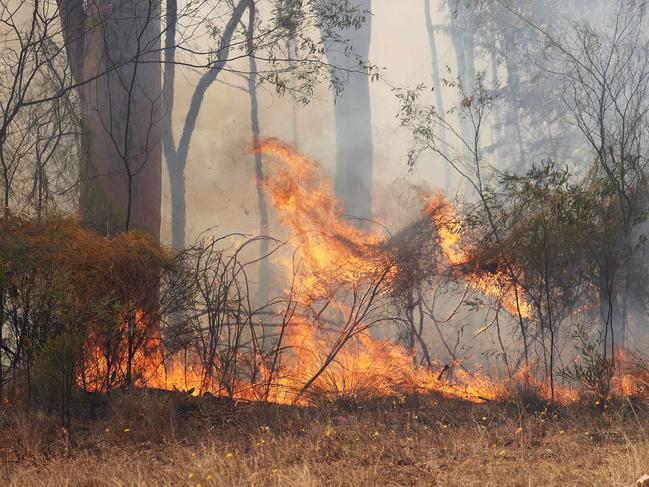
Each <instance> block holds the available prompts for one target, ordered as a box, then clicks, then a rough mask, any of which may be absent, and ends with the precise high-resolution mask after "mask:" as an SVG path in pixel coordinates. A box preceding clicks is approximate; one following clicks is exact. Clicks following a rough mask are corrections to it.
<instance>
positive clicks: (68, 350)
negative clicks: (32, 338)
mask: <svg viewBox="0 0 649 487" xmlns="http://www.w3.org/2000/svg"><path fill="white" fill-rule="evenodd" d="M84 340H85V336H84V335H82V334H81V333H74V332H65V333H62V334H60V335H57V336H52V337H50V338H48V339H47V341H46V342H45V345H44V346H43V347H42V348H41V349H40V350H39V351H38V355H37V357H36V360H35V362H34V378H33V385H34V399H35V400H36V403H37V404H39V405H40V406H41V407H43V408H44V409H46V410H49V411H56V412H57V413H58V414H59V415H60V416H61V421H62V422H65V423H68V425H69V421H70V416H71V410H72V406H73V401H74V395H75V392H76V384H77V379H78V377H79V374H80V372H81V361H82V358H83V344H84Z"/></svg>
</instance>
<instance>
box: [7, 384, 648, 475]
mask: <svg viewBox="0 0 649 487" xmlns="http://www.w3.org/2000/svg"><path fill="white" fill-rule="evenodd" d="M603 406H604V405H597V406H596V405H595V404H594V403H587V404H586V403H581V404H579V405H573V406H571V407H567V408H559V409H557V410H555V411H554V412H553V413H550V412H547V411H536V412H534V411H530V410H528V409H526V408H525V407H524V406H523V405H522V403H521V402H509V403H502V402H490V403H488V404H482V405H475V404H471V403H467V402H464V401H459V400H452V399H445V398H441V397H439V396H420V395H419V396H408V397H394V398H384V399H380V400H374V401H358V402H356V403H354V404H350V403H345V404H342V403H339V404H333V405H330V406H328V407H322V408H301V407H292V406H279V405H255V404H252V403H241V404H239V405H235V404H234V403H228V402H225V401H222V400H219V399H217V398H209V397H207V398H192V397H182V396H180V395H178V394H161V393H159V392H154V391H149V392H147V391H139V392H138V393H136V394H134V395H121V394H114V395H113V396H112V397H111V400H110V401H109V402H105V403H104V404H103V406H102V408H100V410H101V411H102V412H101V414H100V415H99V416H98V417H96V418H95V419H93V420H90V419H87V420H84V421H81V422H79V423H76V424H75V425H74V427H73V430H72V432H73V435H72V437H71V440H72V441H71V442H69V441H68V437H67V436H66V434H65V432H63V431H62V430H61V428H60V427H59V426H58V423H57V422H56V421H54V420H51V419H49V418H48V417H45V416H41V415H30V416H26V414H25V413H19V412H16V411H13V412H8V411H5V412H3V413H2V414H1V416H0V421H1V422H2V423H1V424H2V427H1V428H0V432H1V433H0V434H1V435H2V437H1V438H0V444H1V445H2V451H1V453H2V455H1V458H2V459H3V460H2V462H0V483H1V484H2V485H7V486H17V485H21V486H22V485H88V486H90V485H93V486H95V485H97V486H99V485H101V486H103V485H106V486H108V485H181V486H182V485H186V486H197V485H201V486H210V485H221V486H229V485H232V486H234V485H237V486H238V485H299V486H302V485H304V486H306V485H309V486H312V485H341V486H342V485H444V486H456V485H457V486H463V485H473V484H476V485H486V486H489V485H493V486H528V485H547V486H553V485H557V486H559V485H561V486H563V485H584V486H586V485H587V486H607V487H610V486H627V485H630V484H631V483H632V482H633V480H635V479H636V478H638V477H639V476H640V475H641V474H642V473H644V471H645V470H646V465H647V462H649V439H648V438H647V437H646V436H645V432H644V429H643V425H644V424H646V421H647V419H649V410H647V408H645V407H643V406H641V405H638V404H636V403H634V402H633V401H630V400H624V401H620V402H618V403H613V404H610V405H608V407H607V408H604V407H603Z"/></svg>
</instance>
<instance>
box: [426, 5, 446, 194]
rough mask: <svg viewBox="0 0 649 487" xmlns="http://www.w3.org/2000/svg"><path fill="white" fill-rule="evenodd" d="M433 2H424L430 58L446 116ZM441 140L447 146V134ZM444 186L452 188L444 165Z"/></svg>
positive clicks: (438, 106)
mask: <svg viewBox="0 0 649 487" xmlns="http://www.w3.org/2000/svg"><path fill="white" fill-rule="evenodd" d="M430 2H431V0H424V10H425V15H426V31H427V33H428V43H429V44H430V57H431V65H432V77H433V87H434V88H435V109H436V110H437V113H439V114H440V115H442V116H445V114H446V109H445V108H444V98H443V97H442V81H441V77H440V75H439V59H438V56H437V41H436V39H435V27H434V25H433V16H432V14H431V8H430ZM439 138H440V140H441V142H442V145H446V134H445V133H444V132H441V133H440V134H439ZM444 186H445V187H446V189H447V190H450V188H451V167H450V165H449V164H444Z"/></svg>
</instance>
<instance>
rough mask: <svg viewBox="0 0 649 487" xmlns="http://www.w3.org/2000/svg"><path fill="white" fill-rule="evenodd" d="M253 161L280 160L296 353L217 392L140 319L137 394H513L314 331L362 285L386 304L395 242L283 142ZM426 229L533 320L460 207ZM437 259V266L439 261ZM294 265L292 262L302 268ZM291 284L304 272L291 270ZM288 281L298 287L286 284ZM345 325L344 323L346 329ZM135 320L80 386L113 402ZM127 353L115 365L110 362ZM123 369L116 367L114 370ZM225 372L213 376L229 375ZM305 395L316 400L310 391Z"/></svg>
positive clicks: (438, 211) (350, 334)
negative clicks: (114, 379) (351, 211)
mask: <svg viewBox="0 0 649 487" xmlns="http://www.w3.org/2000/svg"><path fill="white" fill-rule="evenodd" d="M254 150H255V151H257V152H259V153H261V154H263V155H265V156H267V157H270V158H271V161H269V163H273V165H272V170H271V171H269V174H268V177H267V180H266V181H265V187H266V189H267V191H268V194H269V196H270V199H271V201H272V203H273V205H274V207H275V208H276V210H277V212H278V216H279V218H280V220H281V222H282V223H283V224H284V225H285V226H286V227H287V229H288V231H289V233H290V234H291V235H292V243H293V245H294V248H295V251H296V254H297V256H298V257H299V268H300V273H299V279H300V285H299V286H295V287H294V288H292V289H291V293H293V294H294V296H292V298H293V299H295V301H296V302H297V303H299V304H300V305H301V306H302V307H303V308H304V310H305V311H304V313H300V312H298V313H295V315H294V316H293V317H292V318H291V319H290V320H289V321H288V323H287V324H286V327H285V330H284V336H283V342H282V344H283V348H284V349H286V350H289V351H290V352H289V353H282V354H281V356H279V357H277V356H276V357H275V360H272V358H271V357H268V356H263V355H262V354H261V352H255V354H252V355H251V356H242V357H239V358H240V359H241V360H244V361H246V360H247V361H249V362H250V363H252V362H254V364H255V367H253V369H254V370H255V374H254V377H247V378H243V377H236V379H237V380H235V381H233V385H230V386H229V388H225V387H224V386H223V385H221V384H220V382H219V381H218V380H216V379H215V378H212V377H208V378H206V377H205V376H206V373H205V370H203V369H202V367H201V366H200V365H197V364H200V361H199V360H197V359H196V357H191V356H188V357H180V356H173V357H171V358H169V359H167V360H164V359H163V358H164V357H163V347H162V344H161V339H160V333H159V332H158V331H156V328H155V327H153V328H152V331H151V332H150V333H147V332H146V331H145V330H146V326H147V323H146V321H147V320H146V318H145V317H143V316H142V314H141V313H136V315H135V322H134V323H130V326H136V327H144V328H142V329H141V331H143V332H144V334H145V335H146V337H147V338H146V342H145V344H144V346H143V347H141V348H140V349H138V351H137V352H136V353H135V355H134V356H133V357H132V364H133V370H134V371H135V373H134V376H133V385H134V386H143V387H144V386H146V387H153V388H160V389H168V390H173V389H178V390H182V391H186V392H189V393H191V394H194V395H198V394H204V393H208V392H209V393H211V394H213V395H216V396H227V397H230V398H234V399H237V400H269V401H272V402H276V403H287V404H288V403H291V404H307V403H309V402H310V401H313V400H315V399H323V398H324V399H326V400H331V399H334V398H336V397H352V396H357V397H363V396H364V395H369V396H372V397H376V396H400V395H402V394H405V393H430V392H436V393H439V394H442V395H444V396H447V397H455V398H461V399H464V400H468V401H473V402H484V401H486V400H493V399H497V398H499V397H502V396H503V395H504V394H506V391H507V386H506V384H505V383H504V382H497V381H494V380H492V379H490V378H489V377H488V376H487V375H485V374H484V373H481V372H480V371H477V372H475V373H469V372H468V371H466V370H465V369H464V368H463V367H462V364H461V363H459V362H456V363H453V364H452V365H450V366H449V365H444V364H443V363H439V362H434V363H433V364H432V366H431V367H422V366H419V365H417V364H416V360H415V359H416V357H415V355H414V352H413V353H410V352H408V351H406V350H405V349H404V348H403V347H402V346H400V345H398V344H396V343H394V342H393V341H391V340H380V339H377V338H375V337H373V336H372V335H371V334H370V332H369V331H368V329H367V328H366V327H365V324H364V323H362V322H358V323H354V326H352V327H350V328H345V326H347V325H345V324H344V323H343V324H342V325H340V324H336V322H335V320H334V319H331V320H330V322H332V324H331V325H330V326H322V324H321V323H320V324H319V325H316V323H315V321H314V319H309V318H313V316H312V315H311V316H310V317H309V316H307V315H308V311H309V309H310V307H311V305H313V304H314V303H317V302H318V301H319V300H326V299H329V300H333V302H332V303H331V306H330V308H333V309H334V310H335V313H332V312H331V311H329V312H330V314H331V315H333V316H334V317H335V316H336V313H337V314H338V315H339V316H344V315H346V314H347V315H350V314H353V313H354V312H355V310H354V308H353V306H354V304H353V303H352V304H350V303H349V302H346V301H345V298H344V296H343V297H338V296H337V294H336V293H337V290H338V289H339V288H350V287H352V288H353V287H355V286H359V285H362V283H363V282H365V281H366V280H367V279H368V277H372V276H376V275H381V276H382V277H383V279H384V281H385V282H386V286H385V287H384V288H377V293H379V294H380V293H383V292H387V291H386V290H387V289H389V284H390V283H391V281H392V279H394V278H395V276H396V275H397V274H398V270H399V269H398V262H395V261H393V257H392V256H391V255H390V252H389V251H388V250H387V249H389V245H386V244H387V243H388V240H389V239H388V238H387V237H386V236H385V235H384V234H383V233H382V232H379V231H376V230H371V229H367V228H359V226H356V225H354V224H353V223H352V222H350V221H349V220H346V219H345V218H344V217H343V216H342V212H341V209H340V204H339V202H338V200H337V199H336V197H335V196H334V194H333V191H332V189H331V187H330V185H329V183H328V180H327V178H326V177H325V176H324V174H323V172H322V169H321V168H320V166H319V165H318V164H317V163H316V162H314V161H312V160H310V159H308V158H306V157H305V156H303V155H301V154H299V153H298V152H297V151H296V150H295V149H294V148H293V147H292V146H290V145H288V144H285V143H282V142H280V141H278V140H275V139H263V140H260V141H258V143H257V144H256V146H255V147H254ZM424 215H425V218H426V221H427V222H428V223H427V224H429V225H432V226H433V227H434V228H435V229H436V235H437V243H438V245H439V248H440V249H441V252H442V254H443V256H444V257H445V260H446V261H447V263H448V266H449V267H450V268H451V269H452V273H453V274H454V276H456V277H457V278H461V279H464V280H465V281H466V283H467V285H469V286H471V287H473V288H474V289H476V290H479V291H481V292H483V293H484V294H485V295H487V296H489V297H492V298H494V299H495V300H496V301H497V302H498V303H500V304H501V305H502V307H503V308H505V309H506V310H507V311H509V312H511V313H512V314H515V315H519V316H521V317H523V318H526V317H528V316H530V314H531V309H530V307H529V305H528V303H526V302H525V301H524V300H523V293H522V288H521V286H520V283H519V281H518V280H517V276H519V275H520V274H521V273H520V271H519V269H516V268H515V267H513V266H512V265H511V264H502V263H497V265H495V266H487V267H485V266H484V265H482V266H481V265H480V264H479V263H476V262H475V259H474V257H473V256H474V255H477V252H474V251H473V250H474V249H471V248H470V246H468V245H466V243H465V242H464V240H465V238H464V234H463V232H464V223H463V221H462V219H461V218H460V216H459V215H458V212H457V210H456V209H455V207H454V206H453V205H452V204H451V203H450V202H449V201H448V200H447V199H446V198H444V197H443V196H442V195H437V196H434V197H432V198H429V199H428V200H427V202H426V205H425V208H424ZM431 258H432V256H431ZM293 262H294V261H293ZM284 264H285V269H286V273H287V275H288V274H289V273H290V272H291V269H294V268H295V267H294V266H292V263H289V262H285V263H284ZM288 280H290V278H289V279H288ZM341 321H343V322H344V320H341ZM128 326H129V323H128V320H125V323H124V325H123V327H122V329H121V330H120V333H119V335H120V336H119V338H118V339H115V340H114V342H113V343H112V345H111V343H106V341H105V340H104V341H102V339H101V335H100V334H95V335H92V336H91V337H90V338H89V340H88V344H87V349H88V350H89V353H88V355H89V360H87V362H88V364H87V365H90V367H86V369H85V371H84V374H83V375H82V376H81V377H80V378H79V383H80V384H83V385H84V386H85V387H86V388H89V389H91V390H106V389H107V387H108V384H109V382H110V380H111V377H110V376H111V370H115V371H117V373H118V374H122V375H123V373H124V370H125V361H126V356H125V354H124V352H123V350H125V349H127V348H128V344H127V343H126V341H125V340H126V338H125V337H126V332H127V330H128ZM110 346H112V347H113V348H114V349H115V350H121V352H119V353H116V354H115V356H114V357H113V359H112V360H113V364H112V365H111V364H110V363H109V362H108V360H109V359H108V358H107V354H106V350H107V349H109V348H110ZM115 361H117V364H115V363H114V362H115ZM221 367H222V364H221V363H218V362H217V363H216V364H214V368H215V370H220V368H221ZM516 380H518V381H520V382H524V383H526V384H532V385H534V386H535V387H536V388H537V389H538V390H541V391H542V393H543V395H545V397H550V391H549V386H547V384H544V383H542V382H534V380H533V379H532V378H531V377H530V373H529V371H528V370H522V371H520V372H519V374H518V377H517V379H516ZM618 382H619V386H617V387H618V389H620V390H622V391H623V392H624V393H632V392H634V391H637V383H636V382H633V381H632V380H631V379H630V376H629V377H626V376H622V377H620V380H619V381H618ZM307 386H308V388H307ZM555 396H556V398H557V401H558V402H560V403H569V402H573V401H575V400H576V399H577V397H578V393H577V392H576V391H575V390H573V389H570V388H566V387H561V388H557V390H556V391H555Z"/></svg>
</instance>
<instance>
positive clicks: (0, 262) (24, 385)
mask: <svg viewBox="0 0 649 487" xmlns="http://www.w3.org/2000/svg"><path fill="white" fill-rule="evenodd" d="M173 269H174V259H173V257H172V256H171V255H170V254H169V253H168V252H167V251H165V250H164V249H162V248H161V247H160V246H159V245H157V244H156V243H155V242H153V241H152V240H151V239H149V238H148V237H147V236H146V235H144V234H141V233H138V232H128V233H124V234H120V235H118V236H115V237H102V236H100V235H98V234H95V233H93V232H91V231H88V230H85V229H83V228H81V227H80V226H79V225H78V224H77V223H76V222H75V221H73V220H72V219H68V218H58V217H52V218H48V219H45V220H42V221H36V220H30V219H26V218H19V217H14V216H7V217H6V218H5V219H3V220H1V221H0V324H1V325H2V326H0V330H1V331H2V333H1V334H0V350H1V352H2V353H1V354H0V387H2V388H5V387H6V386H7V385H9V386H10V387H11V388H12V389H13V390H14V391H16V390H21V391H23V392H25V393H26V394H27V397H28V398H29V397H30V396H31V386H32V381H33V379H34V377H33V374H32V370H33V366H34V364H35V363H36V362H38V360H39V357H41V356H42V355H43V354H45V356H46V357H44V358H43V360H45V361H46V362H48V361H49V362H51V361H52V360H56V359H54V358H53V356H54V355H56V353H57V351H56V350H53V349H52V347H53V346H54V345H55V344H56V343H58V341H57V340H62V338H61V337H65V336H68V337H74V336H81V337H83V340H82V341H81V343H83V344H84V345H83V346H84V352H85V353H83V354H80V355H79V358H80V361H81V363H80V364H79V365H80V368H79V370H80V375H79V380H80V382H81V385H82V387H84V388H87V389H95V390H108V389H110V388H111V387H114V386H115V385H119V384H129V383H132V382H133V373H134V372H133V369H134V368H136V367H135V365H134V364H133V362H132V359H133V357H134V356H135V355H136V353H137V352H138V350H141V349H142V348H143V345H144V344H145V342H148V341H150V340H151V339H152V336H153V335H154V334H155V333H156V330H157V326H156V324H157V323H158V321H159V315H160V313H161V306H160V299H161V283H162V280H163V277H164V276H165V275H167V274H168V273H170V272H171V271H173ZM66 343H67V342H66ZM55 348H56V347H55ZM63 348H65V347H63ZM60 353H61V354H64V350H63V349H61V350H60ZM70 355H71V356H72V355H73V354H70ZM61 356H62V355H61ZM123 357H126V359H127V360H126V361H124V360H123ZM124 364H126V367H125V368H124ZM41 377H42V375H41ZM0 390H2V389H0Z"/></svg>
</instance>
